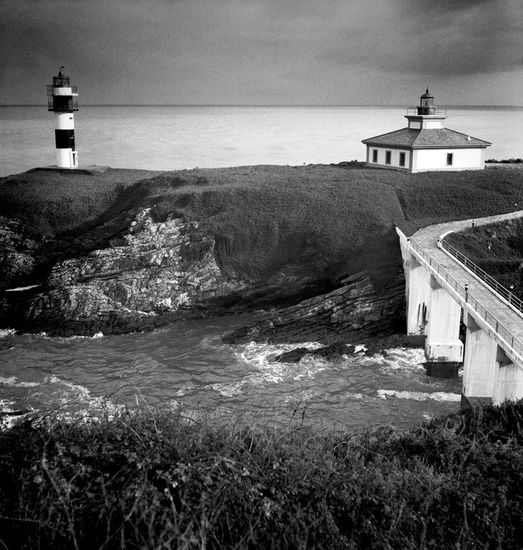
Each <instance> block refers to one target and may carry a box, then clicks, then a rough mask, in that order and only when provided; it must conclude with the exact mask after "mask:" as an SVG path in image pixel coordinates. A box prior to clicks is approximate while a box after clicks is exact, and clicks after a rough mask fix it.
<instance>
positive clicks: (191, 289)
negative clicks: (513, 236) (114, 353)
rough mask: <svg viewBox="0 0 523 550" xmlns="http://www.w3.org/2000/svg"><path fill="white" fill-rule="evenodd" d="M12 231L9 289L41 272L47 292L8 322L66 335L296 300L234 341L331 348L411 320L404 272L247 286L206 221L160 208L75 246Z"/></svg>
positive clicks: (115, 223) (0, 308)
mask: <svg viewBox="0 0 523 550" xmlns="http://www.w3.org/2000/svg"><path fill="white" fill-rule="evenodd" d="M6 227H8V231H5V232H4V235H6V236H5V238H4V243H5V244H4V247H3V250H4V256H5V257H6V258H7V256H6V254H11V256H9V259H8V261H7V262H8V264H9V266H11V267H10V271H9V273H12V276H7V277H6V276H4V278H3V283H4V285H5V284H7V281H10V282H11V283H14V284H20V282H21V281H25V280H27V278H28V276H29V275H30V274H31V273H33V272H39V273H40V274H41V275H40V278H38V277H34V278H33V280H32V281H31V282H33V283H38V284H40V285H41V286H40V287H39V288H37V289H33V290H31V291H28V292H15V293H4V294H3V295H2V296H1V297H0V323H1V324H2V325H3V326H9V327H13V328H20V329H23V330H31V331H46V332H47V333H49V334H64V335H70V334H94V333H96V332H100V331H102V332H104V333H118V332H129V331H135V330H147V329H150V328H153V327H156V326H159V325H162V324H165V323H167V322H170V321H173V320H176V319H181V318H188V317H194V316H202V315H208V314H224V313H231V312H236V311H249V310H252V309H259V308H260V307H265V306H269V307H271V308H273V307H274V305H275V304H281V303H289V301H291V302H293V303H295V305H293V306H290V307H287V308H285V307H283V308H282V309H281V310H280V311H279V312H277V313H276V314H275V315H272V316H271V317H269V318H266V319H264V320H263V321H261V322H259V323H256V324H254V325H252V326H249V327H246V328H245V329H243V330H242V331H239V332H238V333H236V334H234V335H232V336H230V337H228V338H227V339H226V340H227V341H231V342H233V341H234V342H236V341H247V340H271V341H277V342H300V341H306V340H315V341H321V342H325V343H331V342H334V341H339V340H344V341H345V340H351V339H352V337H356V336H357V337H365V336H368V335H372V336H374V335H376V334H378V335H380V334H390V333H391V331H393V330H395V329H396V328H397V327H398V326H400V323H401V316H402V307H403V293H404V289H403V279H402V271H401V270H399V271H398V276H397V279H396V280H394V281H393V282H392V283H391V282H390V281H389V282H388V284H385V285H376V284H375V283H374V282H373V280H372V279H371V278H370V276H369V275H368V274H367V273H366V272H365V271H361V272H359V273H356V274H354V275H351V276H350V277H347V278H346V279H344V280H341V281H340V283H339V288H336V289H334V290H332V284H331V287H330V288H329V290H330V292H325V290H326V287H325V282H324V281H320V282H318V281H314V280H313V279H309V278H307V276H306V275H304V271H303V269H301V268H300V269H298V270H296V271H295V272H294V271H293V268H292V266H290V267H289V269H288V270H286V271H285V270H282V271H279V272H277V273H276V274H275V275H274V276H273V277H270V278H269V279H267V280H265V281H261V280H247V279H245V278H240V277H237V276H235V275H234V273H233V272H232V271H231V270H230V269H229V270H228V272H227V274H226V273H224V272H223V271H222V269H221V267H220V266H219V265H218V263H217V260H216V255H215V238H214V236H213V234H212V233H211V232H209V231H208V230H207V229H205V227H203V226H202V225H201V224H200V223H199V222H195V221H184V220H182V219H180V218H176V217H174V216H172V215H168V216H166V217H165V218H164V220H163V221H155V220H154V219H153V218H152V216H151V210H150V208H144V209H141V210H136V209H135V210H132V211H129V212H127V213H125V212H124V213H121V214H118V216H117V217H116V218H114V219H111V220H109V221H107V222H105V223H104V224H103V225H100V226H97V227H95V228H93V229H92V230H90V231H87V232H85V233H83V234H81V235H79V236H77V237H75V238H72V239H71V240H70V241H65V240H63V239H62V241H60V240H55V241H52V242H43V243H41V246H40V248H39V247H38V246H35V243H34V242H33V243H32V244H31V243H30V242H28V241H27V240H24V238H23V237H22V236H21V235H23V233H24V231H23V227H21V226H20V225H19V224H18V225H16V224H15V225H13V224H11V226H6ZM0 237H1V234H0ZM33 249H34V250H33ZM16 255H19V258H18V260H17V261H15V259H14V258H15V256H16ZM22 257H23V258H25V259H23V258H22ZM24 262H25V263H24ZM38 262H39V263H38ZM16 266H21V267H19V268H16ZM38 266H40V267H38ZM42 266H44V267H45V266H48V267H47V268H45V269H44V268H43V267H42ZM311 295H312V296H313V297H312V298H308V299H305V300H303V299H302V300H301V301H300V299H299V297H300V296H302V297H309V296H311ZM296 302H298V303H296Z"/></svg>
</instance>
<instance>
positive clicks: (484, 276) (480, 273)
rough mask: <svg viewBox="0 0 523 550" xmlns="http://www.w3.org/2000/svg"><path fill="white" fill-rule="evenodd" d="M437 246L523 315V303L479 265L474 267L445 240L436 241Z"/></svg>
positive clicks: (472, 263)
mask: <svg viewBox="0 0 523 550" xmlns="http://www.w3.org/2000/svg"><path fill="white" fill-rule="evenodd" d="M438 246H439V247H440V248H443V249H444V250H446V251H447V252H448V253H449V254H450V255H451V256H453V257H454V258H456V260H458V262H459V263H460V264H462V265H463V266H464V267H466V268H467V269H468V270H469V271H472V273H474V275H476V277H477V278H478V279H481V280H482V281H483V282H484V283H486V284H487V285H488V286H489V287H490V288H491V289H492V290H493V291H494V292H496V293H497V294H499V295H500V296H501V297H502V298H504V299H505V300H506V301H507V302H508V303H509V305H511V306H512V307H513V308H514V309H516V310H517V311H518V312H519V313H523V301H522V300H520V299H519V298H518V297H517V296H514V294H513V293H512V292H511V291H510V290H509V289H508V288H506V287H504V286H503V285H502V284H500V283H499V282H498V281H496V279H494V277H492V275H489V274H488V273H487V272H486V271H484V270H483V269H481V267H479V265H476V264H475V263H474V262H473V261H471V260H469V259H468V258H467V257H466V256H465V255H464V254H463V253H462V252H460V251H459V250H458V249H457V248H455V247H454V246H452V245H451V244H449V243H448V242H447V241H445V239H440V240H439V241H438Z"/></svg>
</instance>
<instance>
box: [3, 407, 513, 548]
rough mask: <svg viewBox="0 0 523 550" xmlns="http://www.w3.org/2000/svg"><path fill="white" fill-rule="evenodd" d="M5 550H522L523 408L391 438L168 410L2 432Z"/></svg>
mask: <svg viewBox="0 0 523 550" xmlns="http://www.w3.org/2000/svg"><path fill="white" fill-rule="evenodd" d="M0 449H1V451H0V548H7V549H9V550H13V549H17V548H31V549H38V548H53V549H60V548H67V549H71V548H85V549H94V548H106V549H112V548H126V549H130V548H154V549H160V548H207V549H211V548H215V549H223V548H260V549H270V548H278V549H279V548H329V549H331V548H343V549H346V548H372V549H381V548H383V549H385V548H401V549H407V548H438V549H442V548H453V549H455V548H496V549H497V548H501V549H504V550H507V549H512V548H521V541H523V523H522V522H521V516H522V513H523V402H520V403H517V404H506V405H504V406H502V407H500V408H492V407H488V408H484V409H474V410H469V411H466V412H460V413H457V414H454V415H451V416H449V417H445V418H441V419H437V420H434V421H432V422H431V423H430V424H426V425H423V426H421V427H419V428H416V429H412V430H410V431H408V432H397V431H395V430H393V429H392V428H381V429H375V430H373V431H371V432H367V433H364V434H359V435H351V434H334V433H325V434H321V435H320V434H318V433H313V432H311V431H308V430H306V429H304V428H302V427H300V426H299V425H295V426H294V427H290V428H289V429H287V430H284V431H274V430H270V429H268V428H265V429H255V428H252V427H245V426H243V425H241V424H239V423H238V424H234V425H227V426H225V425H222V426H218V427H217V426H216V425H213V424H212V423H206V422H197V421H192V422H188V421H186V420H184V419H183V418H182V416H181V415H173V413H172V412H171V413H163V412H154V413H152V412H141V413H132V414H131V413H125V414H121V415H119V416H117V417H116V418H113V419H111V420H102V421H99V422H87V423H85V422H77V423H75V422H72V423H71V422H65V421H59V420H56V419H55V420H49V419H46V420H43V419H40V420H32V421H28V422H25V423H22V424H19V425H17V426H15V427H13V428H11V429H9V430H4V431H2V432H0Z"/></svg>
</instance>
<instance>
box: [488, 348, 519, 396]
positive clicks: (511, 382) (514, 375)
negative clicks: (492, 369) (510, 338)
mask: <svg viewBox="0 0 523 550" xmlns="http://www.w3.org/2000/svg"><path fill="white" fill-rule="evenodd" d="M496 367H497V368H496V376H495V381H494V394H493V397H492V401H493V403H494V405H499V404H500V403H503V401H516V400H518V399H521V398H522V397H523V369H522V368H520V367H518V366H517V365H515V364H514V363H513V362H512V360H511V359H510V358H509V357H507V355H506V353H505V352H504V351H503V349H502V348H500V347H499V346H497V351H496Z"/></svg>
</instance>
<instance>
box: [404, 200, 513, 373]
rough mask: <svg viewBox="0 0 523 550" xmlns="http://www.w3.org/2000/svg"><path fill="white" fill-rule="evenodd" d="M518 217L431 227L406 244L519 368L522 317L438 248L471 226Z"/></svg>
mask: <svg viewBox="0 0 523 550" xmlns="http://www.w3.org/2000/svg"><path fill="white" fill-rule="evenodd" d="M521 217H523V210H519V211H517V212H512V213H510V214H502V215H498V216H489V217H486V218H476V219H469V220H463V221H456V222H450V223H442V224H438V225H432V226H430V227H425V228H423V229H420V230H419V231H417V232H416V233H414V235H412V236H411V237H410V239H409V241H410V245H411V250H412V252H413V253H414V254H415V255H416V256H420V257H421V259H422V260H423V263H425V265H427V260H429V261H430V262H431V263H432V265H430V270H431V272H432V273H433V274H434V275H436V278H437V279H438V280H439V281H440V282H443V285H444V286H445V287H447V289H448V290H450V291H451V293H452V294H454V296H455V297H457V298H458V301H459V302H460V304H461V306H462V307H463V309H464V310H466V311H467V312H469V313H471V315H472V316H473V317H474V318H475V319H479V320H480V326H481V325H485V324H486V325H487V326H488V327H490V328H492V329H493V332H494V333H495V334H496V336H497V337H498V339H502V340H504V342H505V343H508V344H509V347H510V349H507V346H506V345H503V346H502V347H503V348H504V349H505V351H506V352H508V353H509V356H511V358H512V360H516V362H517V363H518V364H519V365H520V366H523V316H522V314H521V313H519V312H517V311H515V310H514V309H512V308H511V307H510V306H509V305H508V304H507V302H506V300H504V299H503V298H501V297H500V296H499V295H498V294H496V293H495V292H494V291H493V290H492V289H491V288H490V287H488V286H487V285H486V284H485V283H484V282H483V281H481V280H480V279H478V278H476V277H475V276H474V275H473V274H472V273H471V272H470V271H468V270H467V269H466V268H465V267H463V266H462V265H461V264H460V263H459V262H458V261H457V260H456V259H455V258H453V257H452V256H451V255H450V254H448V253H447V252H445V251H444V250H442V249H441V248H440V247H439V246H438V241H439V239H440V237H442V236H444V235H445V234H447V233H451V232H454V231H463V230H464V229H469V228H470V227H472V222H474V225H486V224H491V223H496V222H500V221H506V220H510V219H515V218H521ZM438 269H439V272H438ZM445 277H447V280H445ZM465 284H467V285H468V295H467V300H466V299H465V298H466V297H465V289H464V287H465ZM507 333H508V334H507ZM511 339H512V341H511Z"/></svg>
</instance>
